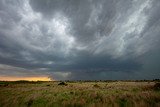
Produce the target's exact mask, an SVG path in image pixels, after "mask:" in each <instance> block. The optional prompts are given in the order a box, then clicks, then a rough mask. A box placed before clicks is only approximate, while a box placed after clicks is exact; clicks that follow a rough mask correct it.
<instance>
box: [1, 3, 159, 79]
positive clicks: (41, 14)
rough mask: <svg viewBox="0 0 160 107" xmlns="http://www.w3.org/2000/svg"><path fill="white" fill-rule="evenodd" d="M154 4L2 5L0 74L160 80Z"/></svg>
mask: <svg viewBox="0 0 160 107" xmlns="http://www.w3.org/2000/svg"><path fill="white" fill-rule="evenodd" d="M159 10H160V1H159V0H140V1H139V0H127V1H126V0H119V1H116V0H99V1H97V0H76V1H75V0H61V1H59V0H30V1H29V0H14V1H10V0H1V1H0V75H9V76H32V75H42V76H43V75H48V76H49V77H52V78H54V79H58V80H63V79H70V80H75V79H83V80H86V79H87V80H89V79H92V80H93V79H154V78H160V72H159V71H160V67H159V63H160V61H159V60H158V59H159V58H160V48H159V45H160V12H159Z"/></svg>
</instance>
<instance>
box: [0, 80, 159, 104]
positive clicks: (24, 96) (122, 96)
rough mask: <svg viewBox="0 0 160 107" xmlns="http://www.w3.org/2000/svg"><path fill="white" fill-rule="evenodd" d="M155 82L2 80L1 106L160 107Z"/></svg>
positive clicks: (157, 86) (0, 83) (156, 83)
mask: <svg viewBox="0 0 160 107" xmlns="http://www.w3.org/2000/svg"><path fill="white" fill-rule="evenodd" d="M159 84H160V83H159V82H153V81H150V82H148V81H143V82H142V81H139V82H135V81H127V82H126V81H88V82H84V81H79V82H74V81H68V82H54V81H50V82H42V81H38V82H29V81H16V82H5V81H1V82H0V107H110V106H111V107H160V85H159Z"/></svg>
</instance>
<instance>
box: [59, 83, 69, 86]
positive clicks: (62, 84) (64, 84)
mask: <svg viewBox="0 0 160 107" xmlns="http://www.w3.org/2000/svg"><path fill="white" fill-rule="evenodd" d="M58 85H65V86H67V85H68V84H66V83H65V82H60V83H59V84H58Z"/></svg>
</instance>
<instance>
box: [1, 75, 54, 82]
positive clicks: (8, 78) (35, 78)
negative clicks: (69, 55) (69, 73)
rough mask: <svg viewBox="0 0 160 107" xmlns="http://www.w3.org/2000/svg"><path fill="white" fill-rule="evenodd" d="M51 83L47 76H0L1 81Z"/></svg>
mask: <svg viewBox="0 0 160 107" xmlns="http://www.w3.org/2000/svg"><path fill="white" fill-rule="evenodd" d="M19 80H26V81H51V79H50V78H49V77H47V76H33V77H18V76H0V81H19Z"/></svg>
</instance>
